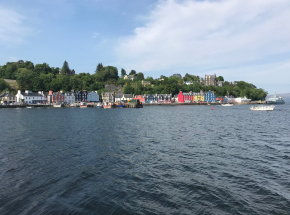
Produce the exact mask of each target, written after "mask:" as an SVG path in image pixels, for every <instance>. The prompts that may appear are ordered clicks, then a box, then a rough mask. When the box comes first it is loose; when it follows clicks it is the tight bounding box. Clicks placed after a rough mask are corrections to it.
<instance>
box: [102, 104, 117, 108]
mask: <svg viewBox="0 0 290 215" xmlns="http://www.w3.org/2000/svg"><path fill="white" fill-rule="evenodd" d="M115 107H116V105H115V104H114V103H113V102H105V103H104V105H103V108H105V109H109V108H115Z"/></svg>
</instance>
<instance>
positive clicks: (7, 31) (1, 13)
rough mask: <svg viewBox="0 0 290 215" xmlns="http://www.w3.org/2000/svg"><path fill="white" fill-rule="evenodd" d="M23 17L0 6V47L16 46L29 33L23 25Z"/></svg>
mask: <svg viewBox="0 0 290 215" xmlns="http://www.w3.org/2000/svg"><path fill="white" fill-rule="evenodd" d="M24 20H25V17H24V16H22V15H21V14H19V13H17V12H15V11H13V10H10V9H7V8H4V7H1V6H0V45H7V46H9V45H17V44H21V43H23V42H24V38H25V37H26V36H27V35H29V34H30V33H31V29H30V28H28V27H25V25H24V23H23V22H24Z"/></svg>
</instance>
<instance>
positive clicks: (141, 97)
mask: <svg viewBox="0 0 290 215" xmlns="http://www.w3.org/2000/svg"><path fill="white" fill-rule="evenodd" d="M133 99H134V100H139V101H140V102H141V103H145V97H144V96H142V95H137V96H134V98H133Z"/></svg>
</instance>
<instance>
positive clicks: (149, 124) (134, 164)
mask: <svg viewBox="0 0 290 215" xmlns="http://www.w3.org/2000/svg"><path fill="white" fill-rule="evenodd" d="M0 119H1V130H0V131H1V132H0V181H1V183H0V214H1V215H6V214H7V215H14V214H15V215H33V214H35V215H40V214H74V215H75V214H144V215H145V214H166V215H167V214H184V215H185V214H189V215H192V214H209V215H212V214H213V215H226V214H239V215H242V214H245V215H248V214H259V215H261V214H279V215H281V214H290V105H289V103H288V104H287V103H286V104H285V105H280V106H278V105H277V106H276V107H275V109H274V111H267V112H266V111H261V112H259V111H251V110H250V105H235V106H232V107H222V106H214V105H211V106H207V105H206V106H189V105H184V106H183V105H180V106H162V105H158V106H144V108H140V109H125V108H124V109H98V108H31V109H27V108H24V109H21V108H19V109H13V108H11V109H0Z"/></svg>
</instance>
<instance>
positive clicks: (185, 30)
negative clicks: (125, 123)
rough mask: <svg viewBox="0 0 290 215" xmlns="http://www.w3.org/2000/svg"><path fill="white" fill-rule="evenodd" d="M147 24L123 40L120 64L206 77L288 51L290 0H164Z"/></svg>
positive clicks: (148, 69)
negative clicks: (205, 75) (190, 73)
mask: <svg viewBox="0 0 290 215" xmlns="http://www.w3.org/2000/svg"><path fill="white" fill-rule="evenodd" d="M146 20H147V21H146V23H145V24H144V26H143V27H139V28H136V29H135V31H134V34H133V35H132V36H129V37H127V38H123V39H122V40H121V42H120V44H119V46H118V47H117V50H116V52H117V55H118V60H119V63H120V65H124V67H125V66H126V67H130V68H135V69H136V70H138V71H143V72H146V73H148V72H149V71H155V72H157V73H158V71H163V72H164V71H167V73H168V74H167V75H171V74H173V72H171V71H173V70H175V71H176V70H179V71H180V73H183V71H186V72H188V70H192V73H195V74H197V73H198V72H200V71H202V72H200V74H199V75H202V74H204V73H205V72H204V71H207V72H206V73H210V72H211V70H212V71H213V72H214V70H216V69H217V68H221V67H232V69H233V68H234V67H235V65H241V64H247V63H248V62H251V63H252V64H253V62H255V61H259V63H260V64H261V62H260V61H263V59H265V58H269V56H275V55H281V54H283V53H289V50H290V25H289V23H288V22H289V20H290V1H289V0H275V1H274V0H263V1H261V0H251V1H245V0H234V1H233V0H219V1H208V0H206V1H194V0H184V1H182V2H180V1H178V2H177V1H174V0H165V1H160V2H159V4H158V5H157V6H156V8H155V9H154V10H153V11H152V12H151V13H150V14H149V16H148V17H147V19H146ZM284 60H285V59H284ZM265 63H266V62H265ZM232 71H233V72H234V70H232ZM239 71H240V70H239ZM285 71H286V70H285ZM163 74H164V75H166V74H165V73H163ZM243 74H244V75H247V74H250V73H247V71H243ZM150 75H153V74H150ZM269 80H270V79H269ZM252 82H254V80H253V81H252Z"/></svg>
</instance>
